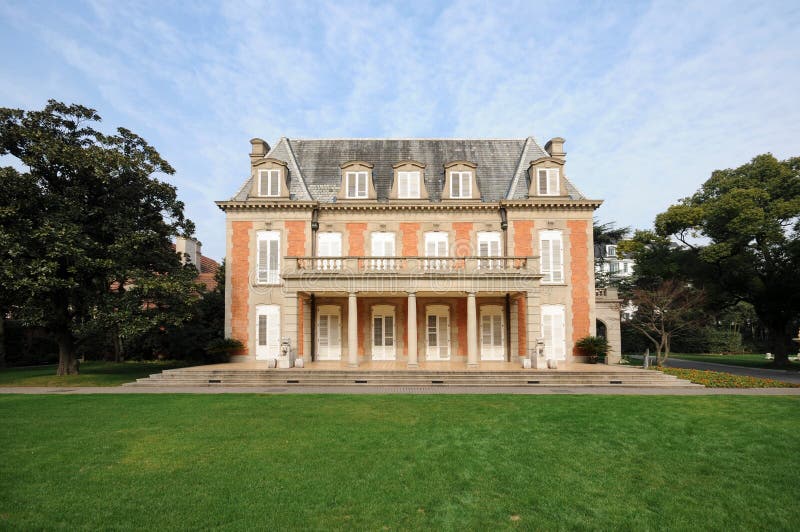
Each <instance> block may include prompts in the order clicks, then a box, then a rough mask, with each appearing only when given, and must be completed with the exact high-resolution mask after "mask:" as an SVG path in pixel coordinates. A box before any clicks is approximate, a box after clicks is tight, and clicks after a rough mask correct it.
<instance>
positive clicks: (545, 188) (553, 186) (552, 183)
mask: <svg viewBox="0 0 800 532" xmlns="http://www.w3.org/2000/svg"><path fill="white" fill-rule="evenodd" d="M536 176H537V177H536V179H537V180H538V184H539V195H540V196H558V195H559V186H558V185H559V183H558V168H539V169H538V170H536Z"/></svg>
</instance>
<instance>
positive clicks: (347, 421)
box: [0, 394, 800, 530]
mask: <svg viewBox="0 0 800 532" xmlns="http://www.w3.org/2000/svg"><path fill="white" fill-rule="evenodd" d="M798 426H800V397H794V396H791V397H787V396H784V397H763V396H762V397H753V396H697V397H674V396H672V397H670V396H655V397H653V396H650V397H637V396H501V395H498V396H482V395H471V396H437V395H432V396H425V395H408V396H367V395H352V396H336V395H320V396H314V395H305V396H302V395H300V396H296V395H291V396H265V395H238V394H236V395H233V394H231V395H112V396H106V395H103V396H99V395H85V396H24V395H10V396H0V528H4V529H17V530H21V529H24V530H29V529H108V528H115V529H153V530H163V529H201V528H202V529H206V528H225V529H231V530H244V529H264V530H283V529H343V528H347V529H357V530H360V529H368V530H381V529H389V530H395V529H447V530H462V529H472V530H474V529H482V530H494V529H515V528H525V529H545V530H559V529H561V530H567V529H569V530H572V529H582V530H588V529H615V530H616V529H622V530H646V529H664V530H667V529H670V530H680V529H684V530H689V529H691V530H696V529H717V530H752V529H762V530H790V529H796V527H797V523H798V522H800V506H798V505H797V492H798V488H800V482H799V481H798V477H797V472H796V467H795V466H796V460H795V458H794V457H795V456H796V449H797V427H798Z"/></svg>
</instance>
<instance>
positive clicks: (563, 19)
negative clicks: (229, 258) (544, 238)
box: [0, 0, 800, 257]
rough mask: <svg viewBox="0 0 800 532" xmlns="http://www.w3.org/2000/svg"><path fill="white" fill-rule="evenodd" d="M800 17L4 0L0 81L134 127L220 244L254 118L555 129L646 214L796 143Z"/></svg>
mask: <svg viewBox="0 0 800 532" xmlns="http://www.w3.org/2000/svg"><path fill="white" fill-rule="evenodd" d="M42 12H47V13H50V16H48V17H41V16H40V13H42ZM799 28H800V8H798V7H797V5H796V3H794V2H772V3H769V4H763V3H759V2H739V3H716V2H703V3H699V2H698V3H692V4H686V3H684V4H675V3H674V2H670V3H667V2H653V3H639V2H635V3H626V4H608V3H604V2H596V3H585V2H578V3H564V2H545V3H530V2H490V3H487V2H478V1H454V2H451V3H448V4H443V5H436V4H430V3H427V2H419V3H416V2H411V3H405V2H404V3H364V2H349V1H337V2H309V3H304V2H293V3H287V4H286V5H275V4H272V3H262V2H257V1H249V2H246V3H232V2H221V3H219V4H195V3H182V4H164V3H163V2H162V3H157V2H142V3H134V4H126V5H125V6H124V7H121V6H120V4H119V3H118V2H113V1H110V0H93V1H91V2H89V3H86V4H79V5H78V6H77V7H74V6H66V5H64V4H62V3H59V2H32V3H28V2H26V3H22V2H19V3H7V4H4V5H2V6H0V44H2V45H3V47H4V49H9V50H15V52H16V53H15V54H13V55H12V54H9V55H8V56H7V57H6V58H5V59H4V61H5V62H4V63H3V64H2V65H0V98H2V100H3V105H12V106H20V107H26V108H35V107H40V106H41V105H43V103H44V101H45V100H46V99H47V98H57V99H61V100H65V101H77V102H80V103H83V104H86V105H90V106H93V107H96V108H97V109H98V110H99V111H100V113H101V114H102V115H103V117H104V119H105V123H106V127H112V126H116V125H124V126H126V127H129V128H131V129H133V130H135V131H137V132H138V133H140V134H141V135H143V136H144V137H145V138H147V139H148V140H149V141H150V142H151V143H153V144H154V145H155V146H156V147H157V148H158V149H159V151H160V152H161V153H162V154H163V155H164V156H165V157H166V158H167V159H168V160H169V161H170V162H171V163H172V164H173V166H175V168H176V169H177V174H176V175H175V176H174V177H173V178H171V180H172V182H173V183H175V184H176V185H177V186H178V187H179V190H180V194H181V197H182V198H183V199H184V201H185V202H186V204H187V210H188V214H189V215H190V217H192V218H193V219H194V220H195V221H196V222H197V227H198V236H199V238H201V239H202V240H203V241H204V244H205V246H204V249H205V250H206V251H207V252H209V253H210V254H212V255H213V256H217V257H220V256H221V255H222V254H223V253H224V230H223V217H222V214H221V213H219V212H218V210H217V209H216V207H214V205H213V200H216V199H222V198H225V197H229V196H230V195H231V194H232V193H233V192H234V191H235V190H237V188H238V187H239V185H240V183H241V181H242V180H243V179H244V178H245V176H246V175H247V172H248V166H247V165H248V159H247V155H246V153H247V149H248V142H247V141H248V140H249V138H251V137H254V136H260V137H263V138H265V139H267V140H268V141H270V142H274V141H275V140H277V138H278V137H280V136H282V135H286V136H302V137H324V136H371V137H382V136H394V137H397V136H420V137H423V136H424V137H432V136H444V137H447V136H460V137H467V136H476V137H522V136H527V135H534V136H536V137H537V139H539V140H540V141H542V142H544V141H546V140H547V139H548V138H550V137H552V136H556V135H561V136H564V137H566V138H567V141H568V144H567V150H568V151H569V156H568V168H567V171H568V173H569V175H570V176H571V177H572V178H573V180H574V181H575V182H576V184H577V185H578V186H579V188H581V190H583V191H584V192H585V193H587V194H589V195H591V196H594V197H600V198H605V199H606V200H607V201H606V204H605V205H604V206H603V207H602V208H601V210H600V211H599V214H600V216H601V217H602V218H603V219H604V220H615V221H617V222H618V223H620V224H623V225H634V226H638V227H643V226H647V225H649V224H650V223H651V221H652V218H653V216H654V215H655V214H656V213H657V212H659V211H661V210H663V209H664V208H665V207H666V206H667V205H668V204H669V203H671V202H673V201H675V200H676V199H677V198H679V197H682V196H686V195H688V194H690V193H691V192H693V190H694V189H695V188H696V187H697V186H698V185H699V184H700V183H701V182H702V181H703V180H704V179H705V178H707V177H708V175H709V174H710V172H711V171H712V170H713V169H715V168H720V167H728V166H734V165H738V164H741V163H743V162H745V161H746V160H748V159H749V158H750V157H752V156H754V155H756V154H758V153H762V152H765V151H772V152H774V153H775V154H776V155H778V156H781V157H785V156H790V155H798V154H800V141H799V140H798V139H800V106H798V105H797V102H796V87H797V86H798V85H800V29H799Z"/></svg>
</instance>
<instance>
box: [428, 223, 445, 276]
mask: <svg viewBox="0 0 800 532" xmlns="http://www.w3.org/2000/svg"><path fill="white" fill-rule="evenodd" d="M447 247H448V241H447V233H445V232H444V231H431V232H429V233H425V256H426V257H447V251H448V250H447ZM424 264H425V269H426V270H445V269H447V268H448V262H447V260H446V259H436V258H433V259H425V263H424Z"/></svg>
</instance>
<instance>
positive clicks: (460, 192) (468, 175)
mask: <svg viewBox="0 0 800 532" xmlns="http://www.w3.org/2000/svg"><path fill="white" fill-rule="evenodd" d="M471 197H472V172H450V198H451V199H463V198H471Z"/></svg>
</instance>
